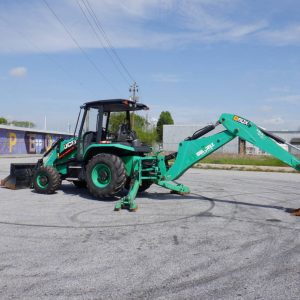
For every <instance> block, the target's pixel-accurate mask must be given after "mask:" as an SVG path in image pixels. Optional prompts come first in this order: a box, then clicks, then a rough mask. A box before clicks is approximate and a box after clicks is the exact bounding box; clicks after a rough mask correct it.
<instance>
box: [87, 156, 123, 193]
mask: <svg viewBox="0 0 300 300" xmlns="http://www.w3.org/2000/svg"><path fill="white" fill-rule="evenodd" d="M86 181H87V188H88V190H89V191H90V193H91V194H92V195H93V196H95V197H97V198H104V197H112V196H114V195H116V194H117V193H118V192H119V191H120V190H121V189H122V188H123V186H124V184H125V181H126V172H125V166H124V163H123V161H122V160H121V159H120V158H119V157H118V156H116V155H113V154H108V153H101V154H98V155H96V156H94V157H93V158H92V159H91V160H90V161H89V162H88V164H87V167H86Z"/></svg>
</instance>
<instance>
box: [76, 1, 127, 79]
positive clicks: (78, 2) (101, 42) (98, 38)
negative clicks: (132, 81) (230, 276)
mask: <svg viewBox="0 0 300 300" xmlns="http://www.w3.org/2000/svg"><path fill="white" fill-rule="evenodd" d="M76 2H77V4H78V6H79V8H80V10H81V12H82V14H83V15H84V17H85V19H86V20H87V22H88V24H89V25H90V27H91V29H92V30H93V32H94V34H95V36H96V38H97V40H98V41H99V43H100V44H101V46H102V47H103V49H104V50H105V52H106V54H107V55H108V56H109V57H110V59H111V61H112V62H113V64H114V66H115V67H116V69H117V70H118V72H119V74H120V75H121V76H122V77H123V79H124V80H125V81H126V83H128V84H129V81H128V79H127V78H126V77H125V75H124V74H123V72H122V71H121V70H120V67H119V66H118V65H117V63H116V62H115V60H114V58H113V56H112V54H111V53H110V52H109V51H108V50H107V48H106V46H105V45H104V43H103V41H102V39H101V38H100V36H99V34H98V32H97V30H96V29H95V28H94V25H93V24H92V23H91V21H90V19H89V17H88V16H87V14H86V12H85V11H84V9H83V8H82V6H81V4H80V1H79V0H76ZM83 4H84V5H85V3H83ZM88 13H90V12H89V11H88Z"/></svg>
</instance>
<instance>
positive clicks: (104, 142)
mask: <svg viewBox="0 0 300 300" xmlns="http://www.w3.org/2000/svg"><path fill="white" fill-rule="evenodd" d="M99 144H111V141H100V142H99Z"/></svg>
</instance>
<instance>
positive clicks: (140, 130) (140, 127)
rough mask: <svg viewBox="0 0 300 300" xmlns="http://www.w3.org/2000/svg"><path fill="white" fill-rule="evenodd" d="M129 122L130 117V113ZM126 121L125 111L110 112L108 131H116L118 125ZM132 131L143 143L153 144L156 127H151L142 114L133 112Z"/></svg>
mask: <svg viewBox="0 0 300 300" xmlns="http://www.w3.org/2000/svg"><path fill="white" fill-rule="evenodd" d="M130 117H131V124H132V117H133V115H132V114H131V116H130ZM125 121H126V113H124V112H121V113H112V114H111V116H110V120H109V129H108V130H109V131H110V132H112V133H116V132H117V131H118V129H119V125H120V124H121V123H124V122H125ZM134 131H135V132H136V134H137V136H138V138H139V139H140V140H141V141H142V142H143V143H145V144H148V145H153V144H154V143H155V141H156V128H155V127H154V128H153V127H151V126H150V123H149V122H148V121H147V120H146V118H144V117H143V116H140V115H137V114H136V113H135V114H134Z"/></svg>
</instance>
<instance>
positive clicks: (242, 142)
mask: <svg viewBox="0 0 300 300" xmlns="http://www.w3.org/2000/svg"><path fill="white" fill-rule="evenodd" d="M239 154H240V155H245V154H246V141H245V140H243V139H241V138H239Z"/></svg>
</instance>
